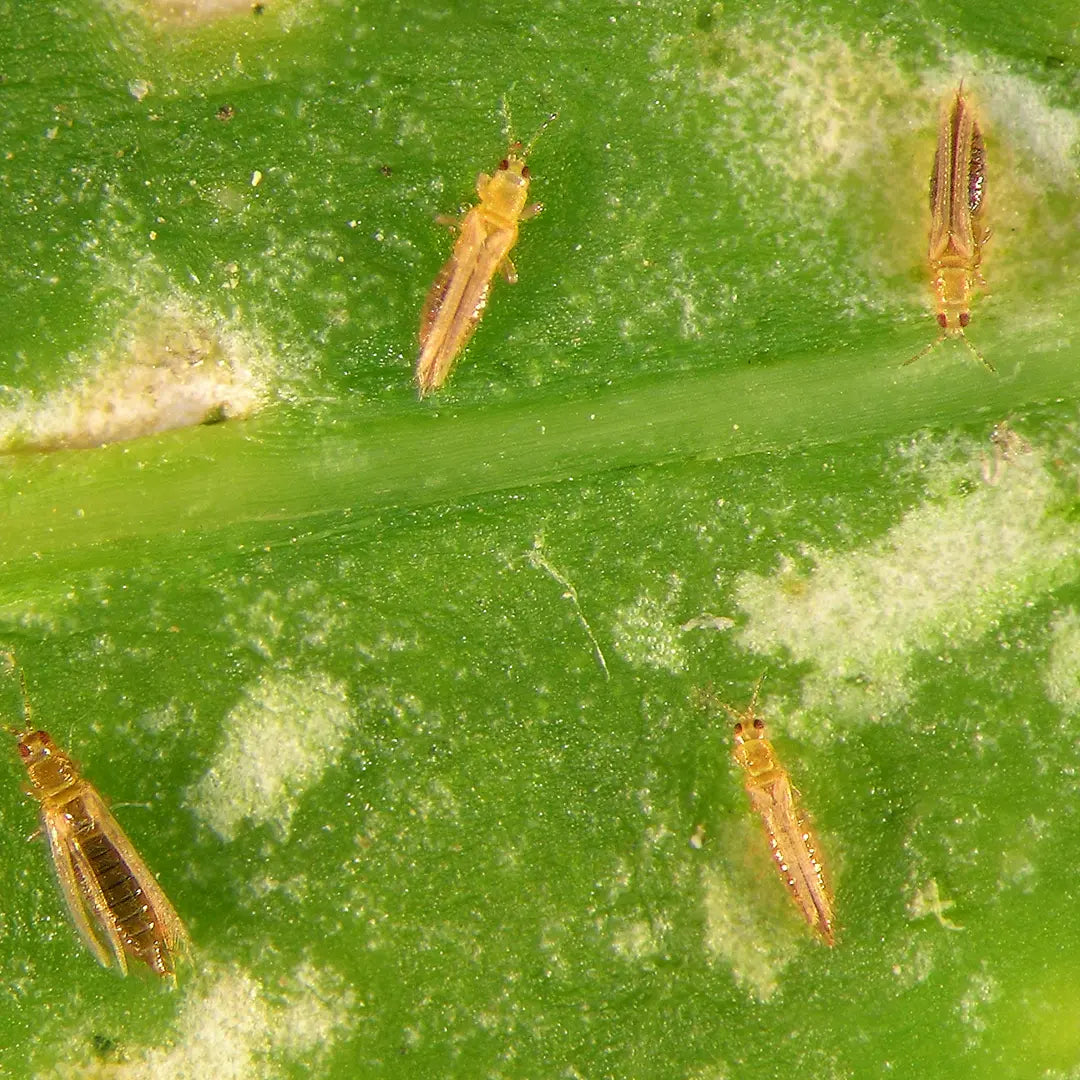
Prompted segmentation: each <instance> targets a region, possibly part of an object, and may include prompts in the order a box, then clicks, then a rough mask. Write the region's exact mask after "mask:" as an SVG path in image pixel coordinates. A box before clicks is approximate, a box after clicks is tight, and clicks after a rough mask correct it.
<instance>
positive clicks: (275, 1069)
mask: <svg viewBox="0 0 1080 1080" xmlns="http://www.w3.org/2000/svg"><path fill="white" fill-rule="evenodd" d="M356 1006H357V997H356V993H355V991H354V990H352V988H351V987H349V985H348V984H347V983H346V981H345V980H344V979H343V978H342V977H341V976H340V975H339V974H337V973H336V972H332V971H328V970H326V969H320V968H317V967H316V966H315V965H314V964H312V963H310V962H305V963H302V964H301V965H300V966H299V967H298V968H297V969H296V970H295V971H293V972H292V973H291V974H290V975H287V976H286V977H284V978H283V979H281V980H280V981H277V982H275V983H274V986H273V988H272V991H270V992H268V991H267V990H266V989H265V988H264V987H263V986H261V985H260V984H259V983H258V982H257V981H256V980H255V979H254V978H253V977H252V976H251V975H249V974H248V973H246V972H244V971H238V970H236V969H235V968H229V969H227V970H223V969H221V968H217V967H211V968H210V969H209V970H208V971H205V972H204V973H203V974H202V975H200V976H199V977H198V978H197V981H196V982H195V983H194V984H193V985H192V986H191V987H190V988H189V989H188V992H187V993H186V994H185V997H184V1000H183V1002H182V1003H181V1006H180V1009H179V1013H178V1015H177V1018H176V1023H175V1030H176V1036H175V1038H174V1039H173V1040H172V1041H171V1042H170V1043H169V1044H168V1045H165V1046H153V1047H149V1048H140V1047H134V1048H132V1047H130V1046H125V1047H124V1060H121V1061H114V1062H101V1061H98V1062H95V1063H93V1064H91V1063H88V1062H79V1063H75V1062H71V1063H69V1064H67V1065H64V1066H61V1067H60V1069H59V1070H58V1073H59V1075H63V1076H68V1075H70V1076H78V1077H80V1078H82V1080H87V1078H101V1080H104V1078H105V1077H108V1078H109V1080H188V1078H194V1077H213V1078H214V1080H275V1078H277V1077H283V1076H286V1075H292V1072H291V1071H290V1068H293V1067H296V1066H302V1067H303V1068H304V1069H305V1070H308V1071H311V1070H312V1069H313V1067H314V1066H316V1065H317V1064H318V1063H319V1062H323V1061H324V1059H325V1058H326V1056H327V1055H328V1054H329V1052H330V1050H331V1048H332V1047H333V1044H334V1041H335V1040H336V1039H337V1038H338V1037H339V1036H341V1035H342V1034H344V1033H345V1031H346V1028H347V1026H348V1024H349V1022H350V1016H351V1013H352V1011H353V1010H354V1009H355V1008H356ZM316 1071H317V1070H316Z"/></svg>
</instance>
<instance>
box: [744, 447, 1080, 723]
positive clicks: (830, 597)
mask: <svg viewBox="0 0 1080 1080" xmlns="http://www.w3.org/2000/svg"><path fill="white" fill-rule="evenodd" d="M971 472H972V470H971V469H970V468H969V469H958V470H957V472H956V473H955V474H954V475H955V478H956V480H957V481H958V482H959V481H961V480H963V479H965V478H967V479H968V480H970V473H971ZM1057 498H1058V496H1057V493H1056V487H1055V484H1054V482H1053V479H1052V477H1051V475H1050V472H1049V471H1048V469H1047V465H1046V463H1045V461H1044V456H1043V455H1042V454H1040V453H1038V452H1032V453H1030V454H1025V455H1024V456H1022V457H1020V458H1017V459H1016V460H1015V461H1014V462H1011V463H1010V465H1009V467H1008V468H1007V469H1006V470H1005V471H1004V473H1003V474H1002V476H1001V478H1000V480H999V481H998V482H997V483H996V485H989V484H977V486H975V487H974V489H973V490H971V491H970V492H969V493H968V494H964V495H959V494H954V495H952V496H950V497H948V498H946V499H944V500H943V501H942V500H936V499H934V500H928V501H927V502H925V503H923V504H922V505H920V506H917V507H916V508H915V509H913V510H911V511H910V512H909V513H908V514H907V515H905V517H904V518H903V519H902V520H901V521H900V522H899V523H898V524H897V525H895V526H894V527H893V528H892V529H890V530H889V531H888V532H887V533H886V534H885V535H884V536H883V537H881V538H880V539H878V540H876V541H874V542H873V543H870V544H867V545H865V546H864V547H862V548H858V549H856V550H853V551H849V552H841V553H837V554H829V553H822V554H818V553H816V552H810V553H807V554H809V555H810V558H811V559H812V561H813V566H812V568H811V569H809V570H808V571H804V570H801V569H798V568H796V567H795V565H794V563H793V562H792V561H790V560H784V562H783V564H782V565H781V567H780V569H779V570H778V571H777V572H776V573H775V574H773V575H771V576H769V577H762V576H759V575H757V574H749V573H748V574H743V575H742V576H741V577H740V579H739V581H738V584H737V586H736V591H735V595H736V600H737V602H738V605H739V607H740V608H741V609H742V610H743V611H744V612H745V613H746V614H747V615H748V617H749V620H748V623H747V625H746V626H745V627H744V628H743V630H742V631H741V632H740V634H739V636H740V639H741V642H742V644H743V645H744V646H745V647H746V648H749V649H751V650H753V651H755V652H776V651H779V650H786V651H787V653H788V655H789V656H790V657H791V659H793V660H794V661H796V662H799V663H804V662H809V663H812V664H813V665H815V667H816V668H817V671H816V672H815V673H813V674H811V675H810V676H809V677H808V678H807V680H806V682H805V683H804V687H803V704H804V705H805V706H807V707H809V708H815V709H820V710H823V711H827V710H828V709H830V708H831V709H834V710H838V711H840V712H844V713H849V714H850V715H852V716H856V715H862V716H867V715H868V712H867V707H866V706H867V702H868V699H869V700H870V702H871V703H872V704H873V705H874V707H875V708H876V709H880V710H885V709H892V708H895V707H896V706H898V705H900V704H902V703H903V702H905V701H906V700H907V695H908V689H909V688H908V687H906V685H905V678H906V675H907V672H908V670H909V668H910V665H911V664H912V662H913V660H914V659H915V657H916V656H917V655H918V654H919V653H920V652H931V651H941V650H947V649H955V648H960V647H963V646H965V645H968V644H970V643H971V642H974V641H977V640H979V638H981V637H982V636H983V635H985V634H987V633H988V632H990V631H992V629H993V628H994V627H995V626H996V625H997V624H998V623H999V621H1000V619H1001V617H1002V615H1003V613H1005V612H1008V611H1011V610H1014V609H1016V608H1018V607H1022V606H1024V605H1025V604H1027V603H1029V602H1030V601H1031V600H1032V599H1033V598H1035V597H1038V596H1040V595H1042V594H1043V593H1045V592H1046V591H1048V590H1050V589H1052V588H1054V586H1055V585H1056V584H1057V583H1058V582H1059V581H1063V580H1067V579H1069V578H1070V577H1071V575H1072V574H1073V573H1074V572H1075V571H1074V567H1075V565H1076V562H1077V548H1076V537H1075V529H1074V527H1073V525H1072V524H1071V522H1069V521H1068V520H1067V519H1066V518H1065V517H1063V516H1062V515H1060V514H1058V513H1057V512H1056V510H1055V507H1056V500H1057Z"/></svg>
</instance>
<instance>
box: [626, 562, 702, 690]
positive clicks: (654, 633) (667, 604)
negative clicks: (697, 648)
mask: <svg viewBox="0 0 1080 1080" xmlns="http://www.w3.org/2000/svg"><path fill="white" fill-rule="evenodd" d="M681 590H682V581H681V580H680V579H679V578H678V577H677V576H676V575H674V574H672V575H671V576H670V577H669V578H668V591H667V593H666V595H664V596H655V595H653V594H652V593H643V594H642V595H641V596H639V597H637V598H636V599H635V600H634V601H633V602H632V603H630V604H628V605H627V606H626V607H624V608H620V609H619V610H618V611H616V612H615V622H614V625H613V626H612V628H611V635H612V637H613V638H614V641H615V649H616V650H617V651H618V653H619V655H620V656H622V658H623V659H624V660H626V661H627V662H628V663H630V664H633V665H635V666H636V667H651V668H657V669H660V670H663V671H669V672H671V673H672V674H673V675H677V674H678V673H679V672H681V671H683V670H684V669H685V667H686V649H685V646H684V645H683V643H682V641H681V640H680V638H681V634H682V620H680V619H679V618H677V617H676V614H675V609H676V606H677V604H678V601H679V594H680V592H681Z"/></svg>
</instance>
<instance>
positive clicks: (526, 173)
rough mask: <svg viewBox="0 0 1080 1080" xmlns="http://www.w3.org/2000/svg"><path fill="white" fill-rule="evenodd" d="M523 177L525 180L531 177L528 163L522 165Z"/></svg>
mask: <svg viewBox="0 0 1080 1080" xmlns="http://www.w3.org/2000/svg"><path fill="white" fill-rule="evenodd" d="M521 178H522V179H523V180H528V179H529V166H528V165H522V166H521Z"/></svg>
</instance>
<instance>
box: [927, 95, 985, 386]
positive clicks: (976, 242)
mask: <svg viewBox="0 0 1080 1080" xmlns="http://www.w3.org/2000/svg"><path fill="white" fill-rule="evenodd" d="M985 189H986V151H985V148H984V146H983V138H982V132H981V131H980V130H979V124H978V121H977V120H976V119H975V113H974V111H973V110H972V107H971V102H970V101H968V99H967V98H966V97H964V88H963V86H961V87H960V88H959V89H958V90H957V91H956V94H955V96H953V97H952V98H951V99H950V100H949V101H947V102H946V103H945V106H944V107H943V109H942V114H941V126H940V128H939V129H938V143H937V153H936V154H935V155H934V169H933V172H932V173H931V174H930V245H929V250H928V253H927V260H928V262H929V266H930V286H931V289H932V290H933V293H934V307H935V310H936V312H937V321H938V325H939V326H940V327H941V335H940V337H938V338H937V339H936V340H935V341H932V342H931V343H930V344H929V345H927V346H926V348H924V349H921V350H920V351H919V352H917V353H916V354H915V355H914V356H913V357H912V358H911V360H909V361H907V362H908V363H909V364H910V363H912V362H913V361H915V360H918V359H919V357H921V356H925V355H926V354H927V353H928V352H929V351H930V350H931V349H933V348H934V347H935V346H937V345H939V344H940V343H941V342H942V341H944V339H945V338H947V337H962V338H963V339H964V343H965V344H966V345H967V347H968V348H969V349H970V350H971V351H972V352H973V353H974V354H975V356H977V357H978V358H979V360H980V361H981V362H982V363H983V364H985V365H986V366H987V367H988V368H989V369H990V370H991V371H993V370H994V366H993V364H991V363H990V362H989V361H988V360H986V359H985V358H984V357H983V356H982V354H981V353H980V352H979V351H978V350H977V349H976V348H975V346H974V345H972V344H971V343H970V342H969V341H968V340H967V338H966V337H965V336H964V329H965V327H966V326H967V325H968V323H969V322H970V321H971V297H972V295H973V293H974V292H975V290H976V289H979V288H984V287H985V286H986V282H985V281H984V280H983V276H982V273H981V272H980V270H979V264H980V263H981V262H982V249H983V246H984V245H985V244H986V242H987V240H989V239H990V229H989V228H988V227H987V226H985V225H984V224H983V222H982V212H983V197H984V195H985Z"/></svg>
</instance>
